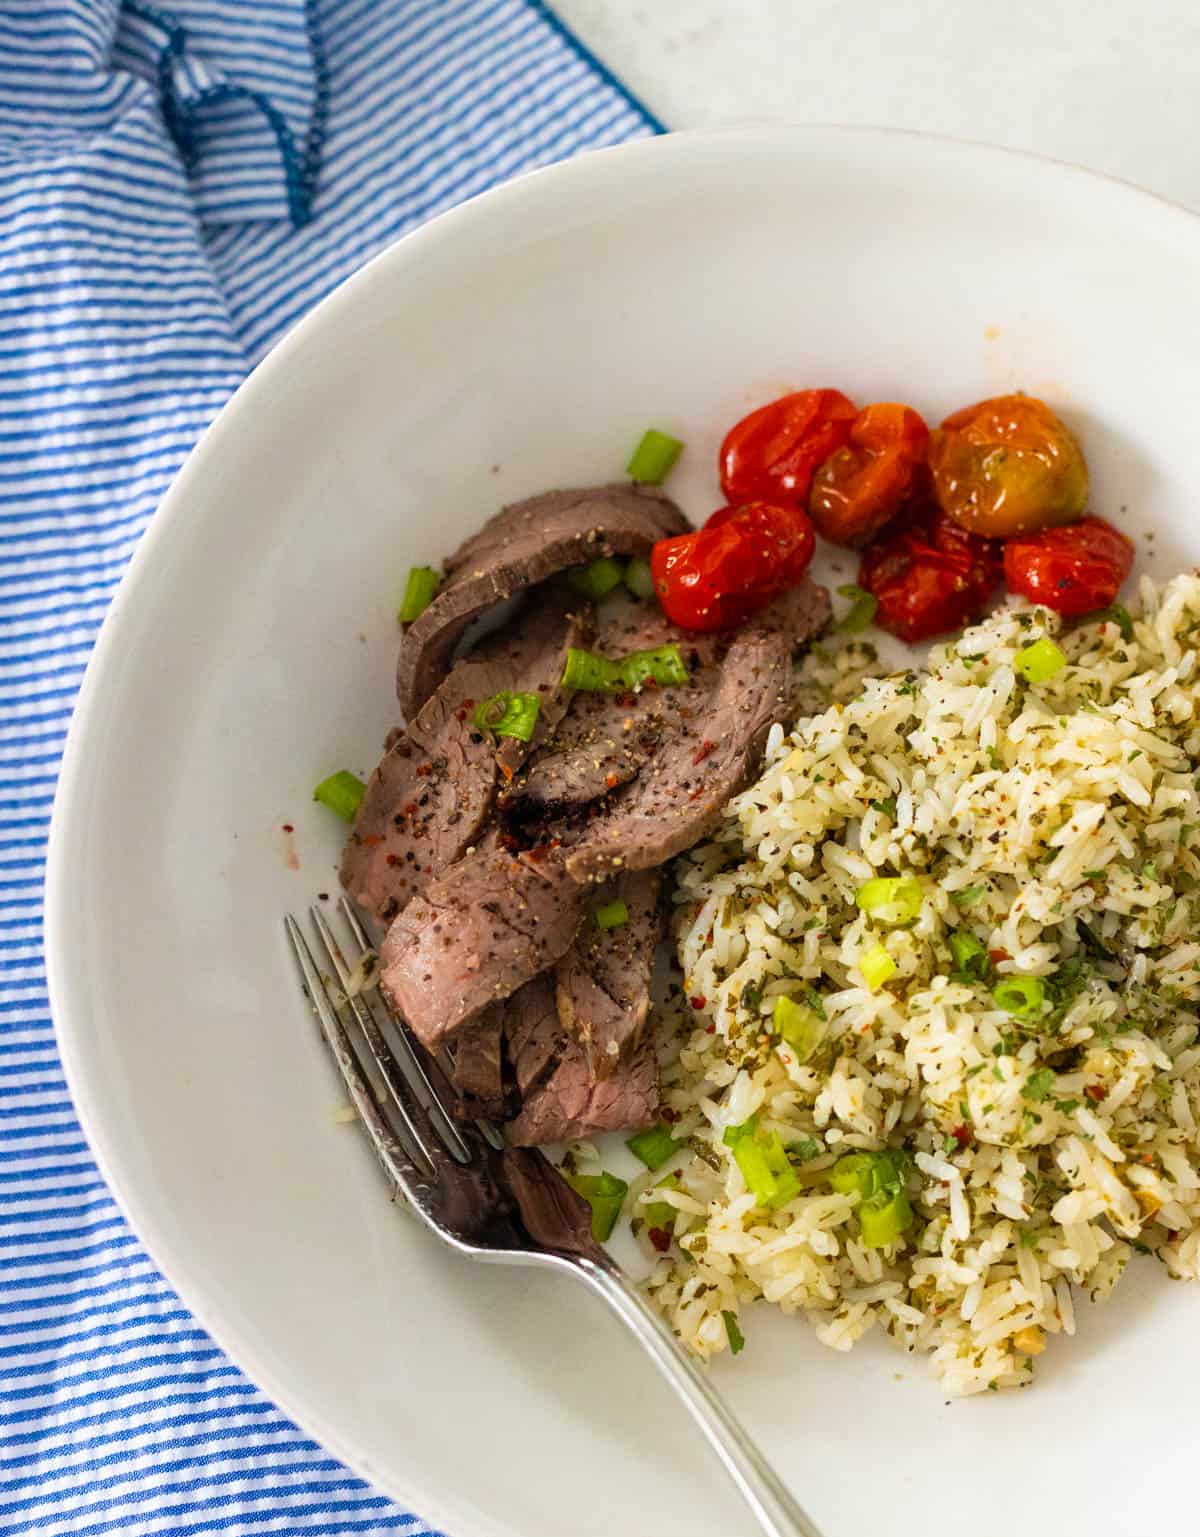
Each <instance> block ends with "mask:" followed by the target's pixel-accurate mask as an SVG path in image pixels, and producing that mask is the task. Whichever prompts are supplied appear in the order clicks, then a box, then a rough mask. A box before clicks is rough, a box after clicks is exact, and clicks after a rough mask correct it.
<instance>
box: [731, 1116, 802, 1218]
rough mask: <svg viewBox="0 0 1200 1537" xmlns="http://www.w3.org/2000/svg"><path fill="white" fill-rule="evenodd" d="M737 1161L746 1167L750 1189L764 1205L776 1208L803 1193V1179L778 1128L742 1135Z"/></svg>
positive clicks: (735, 1154)
mask: <svg viewBox="0 0 1200 1537" xmlns="http://www.w3.org/2000/svg"><path fill="white" fill-rule="evenodd" d="M726 1135H727V1136H728V1132H726ZM733 1161H734V1162H735V1163H736V1164H737V1166H738V1168H739V1169H740V1170H741V1171H742V1178H743V1179H744V1180H745V1181H746V1188H747V1190H749V1191H750V1193H751V1195H753V1196H754V1198H755V1199H756V1200H757V1201H758V1202H759V1203H760V1204H761V1205H763V1206H769V1207H771V1208H772V1210H776V1209H778V1208H779V1207H780V1206H786V1205H787V1203H788V1202H789V1201H790V1200H793V1199H794V1198H795V1197H796V1196H798V1195H799V1194H800V1180H799V1178H798V1177H797V1175H796V1171H795V1169H793V1168H792V1166H791V1163H790V1162H789V1161H788V1155H787V1152H786V1150H785V1149H784V1146H783V1143H782V1141H781V1140H780V1138H779V1136H778V1134H777V1133H776V1132H773V1131H772V1132H763V1131H758V1132H755V1133H754V1135H753V1136H748V1137H739V1138H738V1139H737V1141H736V1142H735V1143H734V1144H733Z"/></svg>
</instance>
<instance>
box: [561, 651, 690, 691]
mask: <svg viewBox="0 0 1200 1537" xmlns="http://www.w3.org/2000/svg"><path fill="white" fill-rule="evenodd" d="M690 677H691V674H690V673H689V672H688V670H687V663H686V662H685V661H684V660H683V653H682V652H681V651H680V649H679V647H678V645H674V644H672V645H669V646H654V647H652V648H651V649H650V650H648V651H631V652H630V653H629V655H628V656H623V657H621V658H620V660H619V661H613V660H612V658H611V657H607V656H601V655H600V654H599V652H597V651H581V650H579V649H578V648H577V647H575V646H571V647H569V648H568V650H567V661H566V666H565V667H564V668H563V675H562V684H563V687H564V688H574V689H579V690H580V691H581V692H582V693H585V694H619V693H621V692H622V691H623V690H626V689H635V688H639V687H640V686H641V685H642V684H643V683H646V682H648V681H649V680H650V679H653V680H654V682H655V683H657V684H659V685H660V687H664V688H665V687H669V686H670V685H671V684H682V683H687V682H688V681H689V679H690Z"/></svg>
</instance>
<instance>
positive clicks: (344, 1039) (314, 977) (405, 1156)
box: [284, 914, 435, 1191]
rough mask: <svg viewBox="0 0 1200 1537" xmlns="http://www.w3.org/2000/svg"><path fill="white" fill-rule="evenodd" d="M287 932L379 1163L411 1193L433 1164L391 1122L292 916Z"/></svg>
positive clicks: (429, 1171)
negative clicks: (415, 1176)
mask: <svg viewBox="0 0 1200 1537" xmlns="http://www.w3.org/2000/svg"><path fill="white" fill-rule="evenodd" d="M284 929H285V930H286V932H287V937H288V940H289V942H290V943H291V947H292V953H293V955H294V956H295V957H296V964H297V965H298V966H299V968H300V976H301V978H302V979H303V982H304V989H305V992H306V993H307V994H308V998H309V1001H310V1002H311V1004H312V1006H313V1010H314V1011H315V1013H316V1016H317V1019H318V1020H319V1021H320V1025H321V1032H322V1034H323V1035H324V1037H325V1040H326V1042H327V1043H328V1045H329V1049H330V1051H331V1052H332V1053H333V1058H334V1061H335V1062H336V1063H337V1066H338V1071H339V1072H340V1073H341V1075H342V1081H343V1082H344V1083H345V1085H346V1089H347V1091H348V1092H349V1095H350V1098H351V1100H352V1101H353V1102H354V1108H355V1109H356V1110H357V1111H358V1113H359V1116H360V1117H361V1119H362V1123H363V1125H364V1126H365V1127H366V1129H367V1135H368V1136H369V1137H370V1139H371V1143H372V1146H373V1147H374V1149H375V1152H376V1154H377V1156H378V1158H379V1161H380V1162H381V1163H382V1164H383V1166H384V1168H385V1169H386V1171H387V1173H388V1175H389V1176H390V1177H391V1179H392V1180H393V1182H394V1183H395V1184H396V1185H397V1186H398V1187H399V1188H400V1189H401V1190H404V1191H407V1190H408V1185H409V1179H408V1176H409V1174H410V1172H411V1170H412V1169H413V1168H415V1169H417V1170H418V1171H419V1172H422V1173H424V1174H426V1175H427V1176H432V1175H433V1174H434V1173H435V1168H434V1164H433V1161H432V1159H430V1157H429V1155H428V1153H427V1152H426V1151H425V1149H424V1146H423V1144H421V1143H420V1141H419V1139H418V1141H417V1143H416V1144H415V1146H412V1147H409V1146H408V1145H406V1143H405V1141H404V1140H403V1139H402V1138H401V1137H400V1135H399V1133H398V1132H396V1131H394V1130H393V1128H392V1127H391V1125H390V1124H389V1123H388V1120H387V1118H386V1117H385V1116H384V1114H383V1112H382V1111H381V1109H380V1107H379V1104H378V1102H377V1101H376V1099H375V1093H374V1090H373V1089H372V1088H371V1085H370V1083H369V1081H368V1079H367V1076H366V1074H365V1073H364V1072H363V1070H362V1067H361V1065H360V1064H359V1061H358V1058H357V1056H356V1055H355V1052H354V1048H353V1046H352V1045H351V1043H350V1037H349V1036H348V1035H347V1034H346V1031H345V1028H344V1026H343V1025H342V1022H341V1020H340V1019H338V1017H337V1011H336V1010H335V1009H334V1007H333V1005H332V1003H331V1002H330V1001H329V994H328V993H327V992H326V990H325V983H324V981H323V980H322V978H321V973H320V971H319V970H318V969H317V963H316V961H315V960H314V959H313V955H312V951H311V950H310V949H309V948H308V942H307V940H306V939H305V938H304V935H303V934H302V933H301V932H300V926H299V924H298V923H297V922H296V920H295V919H294V918H293V917H292V916H291V915H290V914H289V915H288V916H287V917H286V918H285V919H284Z"/></svg>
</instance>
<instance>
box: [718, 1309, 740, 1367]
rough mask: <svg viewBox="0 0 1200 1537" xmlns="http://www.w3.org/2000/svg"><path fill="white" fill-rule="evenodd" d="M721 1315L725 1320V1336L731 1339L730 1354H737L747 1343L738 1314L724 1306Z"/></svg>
mask: <svg viewBox="0 0 1200 1537" xmlns="http://www.w3.org/2000/svg"><path fill="white" fill-rule="evenodd" d="M721 1317H722V1318H723V1319H724V1320H725V1338H726V1339H727V1340H728V1341H729V1354H730V1355H732V1356H736V1355H737V1354H738V1352H739V1351H740V1350H741V1348H742V1346H743V1345H745V1343H746V1341H745V1339H744V1338H743V1336H742V1331H741V1330H740V1329H739V1328H738V1321H737V1314H736V1313H731V1312H730V1311H729V1309H728V1308H722V1309H721Z"/></svg>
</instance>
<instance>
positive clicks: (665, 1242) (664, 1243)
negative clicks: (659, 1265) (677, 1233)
mask: <svg viewBox="0 0 1200 1537" xmlns="http://www.w3.org/2000/svg"><path fill="white" fill-rule="evenodd" d="M646 1237H647V1238H648V1239H649V1240H650V1242H651V1243H652V1244H653V1245H654V1247H655V1248H656V1249H657V1250H658V1252H659V1253H660V1254H665V1253H666V1252H667V1250H668V1249H669V1248H670V1247H671V1235H670V1233H668V1232H667V1230H666V1228H662V1227H652V1228H648V1229H647V1231H646Z"/></svg>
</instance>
